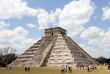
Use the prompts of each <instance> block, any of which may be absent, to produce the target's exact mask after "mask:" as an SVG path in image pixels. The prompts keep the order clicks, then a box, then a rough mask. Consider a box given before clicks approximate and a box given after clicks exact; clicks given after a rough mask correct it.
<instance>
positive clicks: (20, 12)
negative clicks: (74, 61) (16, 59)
mask: <svg viewBox="0 0 110 74" xmlns="http://www.w3.org/2000/svg"><path fill="white" fill-rule="evenodd" d="M0 7H1V8H0V33H1V35H0V47H1V48H4V47H8V46H9V47H13V48H16V49H17V53H22V52H23V51H25V50H26V49H28V48H29V47H30V46H31V45H32V44H33V43H34V42H36V41H37V40H38V39H40V37H41V36H43V35H44V34H43V32H44V29H45V28H49V27H57V26H59V27H62V28H64V29H66V30H67V33H68V36H70V37H71V38H72V39H73V40H74V41H76V42H77V43H78V44H79V45H80V46H81V47H82V48H83V49H84V50H85V51H86V52H88V53H89V54H90V55H91V56H93V57H99V56H104V57H109V58H110V56H109V53H110V38H109V37H110V0H6V1H4V0H1V2H0ZM6 41H7V42H6Z"/></svg>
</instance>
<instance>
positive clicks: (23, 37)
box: [0, 27, 35, 53]
mask: <svg viewBox="0 0 110 74" xmlns="http://www.w3.org/2000/svg"><path fill="white" fill-rule="evenodd" d="M34 42H35V40H34V39H31V38H29V37H28V31H27V30H25V29H24V28H23V27H16V28H14V29H10V30H9V29H2V30H0V48H4V47H13V48H15V49H19V50H17V51H18V53H21V52H23V51H24V50H26V49H27V48H29V47H30V46H31V45H32V44H33V43H34Z"/></svg>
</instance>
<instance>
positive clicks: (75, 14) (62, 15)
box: [37, 0, 95, 37]
mask: <svg viewBox="0 0 110 74" xmlns="http://www.w3.org/2000/svg"><path fill="white" fill-rule="evenodd" d="M94 8H95V6H94V5H93V3H92V2H91V0H78V1H71V2H70V3H68V4H67V5H65V6H64V8H63V9H60V8H57V9H56V10H55V11H51V12H47V11H46V10H44V9H39V10H38V11H39V12H38V14H37V17H38V23H39V26H40V29H45V28H48V27H49V26H50V24H52V25H51V26H52V27H53V26H60V27H62V28H64V29H66V30H68V33H69V36H71V37H75V36H76V35H78V34H79V33H80V32H81V31H82V30H83V29H84V28H85V27H84V26H85V24H86V23H87V22H88V21H89V19H90V17H91V15H92V14H93V12H94Z"/></svg>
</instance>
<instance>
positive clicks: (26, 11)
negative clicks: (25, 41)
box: [0, 0, 37, 19]
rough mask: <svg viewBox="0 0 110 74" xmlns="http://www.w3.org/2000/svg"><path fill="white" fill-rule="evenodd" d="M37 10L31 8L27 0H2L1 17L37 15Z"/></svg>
mask: <svg viewBox="0 0 110 74" xmlns="http://www.w3.org/2000/svg"><path fill="white" fill-rule="evenodd" d="M36 14H37V10H36V9H33V8H30V7H29V6H28V5H27V2H26V0H0V19H9V18H21V17H22V16H25V15H27V16H35V15H36Z"/></svg>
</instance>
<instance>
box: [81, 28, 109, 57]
mask: <svg viewBox="0 0 110 74" xmlns="http://www.w3.org/2000/svg"><path fill="white" fill-rule="evenodd" d="M80 36H81V38H83V39H85V40H86V41H87V43H86V44H85V46H84V48H85V49H88V50H87V51H88V52H89V53H90V54H91V55H92V56H94V57H99V56H105V57H109V54H108V52H109V53H110V29H108V30H107V31H106V32H104V31H103V30H102V29H100V28H97V27H89V28H87V29H85V30H84V31H83V32H82V34H81V35H80Z"/></svg>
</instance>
